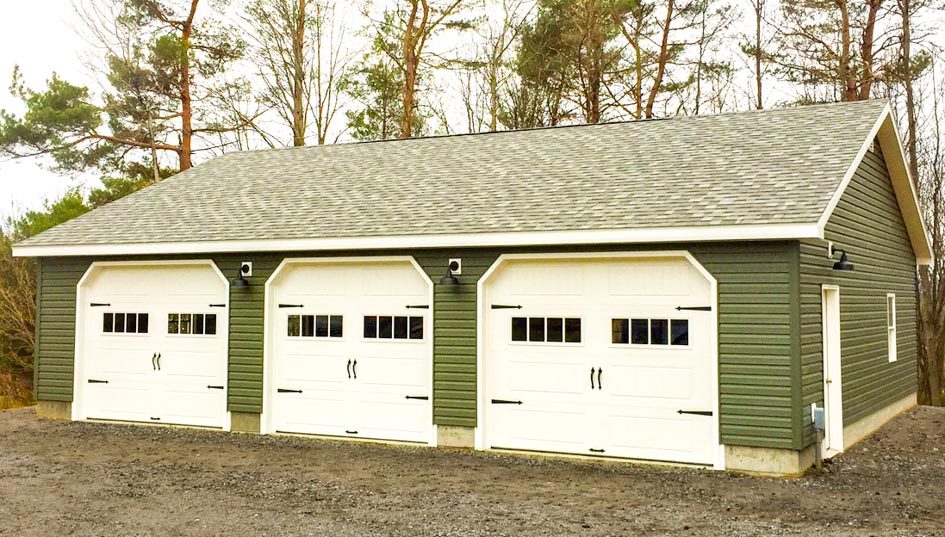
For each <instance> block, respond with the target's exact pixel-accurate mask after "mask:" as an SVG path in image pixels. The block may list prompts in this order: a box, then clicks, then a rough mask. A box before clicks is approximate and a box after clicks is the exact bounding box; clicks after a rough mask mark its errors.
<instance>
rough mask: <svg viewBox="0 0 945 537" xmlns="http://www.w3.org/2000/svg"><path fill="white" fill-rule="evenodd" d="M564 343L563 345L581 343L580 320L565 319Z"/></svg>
mask: <svg viewBox="0 0 945 537" xmlns="http://www.w3.org/2000/svg"><path fill="white" fill-rule="evenodd" d="M564 341H565V343H580V342H581V320H580V319H565V320H564Z"/></svg>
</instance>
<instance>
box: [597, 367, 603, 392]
mask: <svg viewBox="0 0 945 537" xmlns="http://www.w3.org/2000/svg"><path fill="white" fill-rule="evenodd" d="M603 372H604V368H603V367H598V368H597V389H598V390H603V389H604V386H603V385H601V383H600V374H601V373H603Z"/></svg>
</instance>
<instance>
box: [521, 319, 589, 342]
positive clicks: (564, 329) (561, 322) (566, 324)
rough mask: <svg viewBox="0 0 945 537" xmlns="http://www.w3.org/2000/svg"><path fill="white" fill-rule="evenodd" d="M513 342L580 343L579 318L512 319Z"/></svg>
mask: <svg viewBox="0 0 945 537" xmlns="http://www.w3.org/2000/svg"><path fill="white" fill-rule="evenodd" d="M512 341H522V342H525V341H527V342H530V343H580V342H581V319H580V318H578V317H512Z"/></svg>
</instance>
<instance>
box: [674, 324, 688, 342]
mask: <svg viewBox="0 0 945 537" xmlns="http://www.w3.org/2000/svg"><path fill="white" fill-rule="evenodd" d="M670 327H671V331H672V336H673V338H672V339H671V340H670V343H672V344H673V345H688V344H689V320H687V319H673V320H672V321H670Z"/></svg>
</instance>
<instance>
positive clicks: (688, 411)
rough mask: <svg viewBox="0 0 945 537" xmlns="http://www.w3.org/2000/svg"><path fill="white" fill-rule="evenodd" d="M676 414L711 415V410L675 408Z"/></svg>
mask: <svg viewBox="0 0 945 537" xmlns="http://www.w3.org/2000/svg"><path fill="white" fill-rule="evenodd" d="M676 413H677V414H693V415H696V416H711V415H712V411H711V410H677V411H676Z"/></svg>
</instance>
